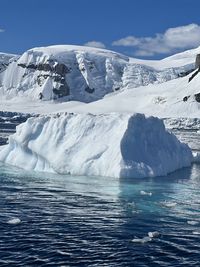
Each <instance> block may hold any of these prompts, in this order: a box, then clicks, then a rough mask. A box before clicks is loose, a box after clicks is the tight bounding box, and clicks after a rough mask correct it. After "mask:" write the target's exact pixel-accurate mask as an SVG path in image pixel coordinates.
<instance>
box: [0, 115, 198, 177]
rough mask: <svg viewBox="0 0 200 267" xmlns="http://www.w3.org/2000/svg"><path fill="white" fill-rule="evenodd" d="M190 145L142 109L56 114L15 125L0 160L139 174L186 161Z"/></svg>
mask: <svg viewBox="0 0 200 267" xmlns="http://www.w3.org/2000/svg"><path fill="white" fill-rule="evenodd" d="M192 159H193V156H192V152H191V150H190V148H189V147H188V146H187V145H186V144H183V143H181V142H180V141H179V140H178V139H177V138H176V137H175V136H174V135H173V134H171V133H169V132H168V131H167V130H166V129H165V126H164V124H163V122H162V121H161V120H159V119H158V118H155V117H145V116H144V115H143V114H133V115H128V114H116V113H113V114H102V115H92V114H64V113H63V114H61V115H52V116H40V117H36V118H29V119H28V120H27V121H26V122H25V123H23V124H21V125H19V126H18V127H17V132H16V133H15V134H14V135H12V136H11V137H10V139H9V144H8V145H6V146H5V147H4V148H3V149H2V150H1V151H0V161H3V162H5V163H8V164H11V165H15V166H18V167H21V168H24V169H28V170H35V171H47V172H57V173H62V174H71V175H91V176H108V177H117V178H125V177H129V178H132V177H134V178H142V177H154V176H164V175H167V174H168V173H170V172H173V171H175V170H177V169H180V168H182V167H187V166H190V165H191V162H192Z"/></svg>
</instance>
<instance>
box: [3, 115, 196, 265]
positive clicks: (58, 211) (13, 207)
mask: <svg viewBox="0 0 200 267" xmlns="http://www.w3.org/2000/svg"><path fill="white" fill-rule="evenodd" d="M14 116H17V115H16V114H15V115H14ZM11 117H13V115H12V116H11ZM4 118H5V116H4ZM16 120H17V119H16ZM7 121H9V120H8V119H7ZM3 123H4V122H3ZM9 123H11V124H12V123H13V122H11V121H10V122H7V124H9ZM14 123H16V121H15V122H14ZM2 125H3V124H2ZM12 127H13V129H14V126H12ZM7 128H9V127H7ZM2 129H3V126H2ZM3 133H4V137H3V138H4V139H5V142H6V138H7V135H8V132H6V131H4V132H3ZM177 135H179V136H181V138H182V139H185V140H186V141H187V138H189V139H188V140H190V141H191V140H193V142H192V143H193V144H195V142H196V144H197V146H198V144H199V143H200V142H199V141H200V140H199V139H198V138H199V136H200V135H198V134H197V133H194V132H193V131H188V132H186V131H184V132H178V133H177ZM2 140H3V139H2ZM195 147H196V146H195ZM152 235H153V237H152ZM0 266H1V267H4V266H6V267H7V266H11V267H12V266H13V267H15V266H17V267H18V266H59V267H62V266H83V267H85V266H90V267H94V266H95V267H101V266H102V267H103V266H106V267H117V266H121V267H126V266H136V267H140V266H142V267H144V266H145V267H147V266H148V267H151V266H152V267H157V266H158V267H162V266H170V267H171V266H173V267H176V266H184V267H185V266H186V267H187V266H188V267H191V266H195V267H198V266H200V165H198V164H193V166H192V167H190V168H185V169H182V170H179V171H177V172H174V173H172V174H170V175H168V176H166V177H156V178H148V179H134V178H133V179H116V178H111V177H85V176H66V175H57V174H50V173H36V172H30V171H24V170H22V169H19V168H16V167H12V166H9V165H5V164H2V163H0Z"/></svg>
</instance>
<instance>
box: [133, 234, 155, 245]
mask: <svg viewBox="0 0 200 267" xmlns="http://www.w3.org/2000/svg"><path fill="white" fill-rule="evenodd" d="M151 240H152V238H150V237H149V236H145V237H143V238H134V239H133V240H132V242H133V243H141V244H144V243H147V242H150V241H151Z"/></svg>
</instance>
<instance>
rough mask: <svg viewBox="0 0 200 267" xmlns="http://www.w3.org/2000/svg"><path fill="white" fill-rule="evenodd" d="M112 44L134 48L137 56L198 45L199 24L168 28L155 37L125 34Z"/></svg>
mask: <svg viewBox="0 0 200 267" xmlns="http://www.w3.org/2000/svg"><path fill="white" fill-rule="evenodd" d="M112 45H114V46H126V47H134V48H136V52H135V55H137V56H153V55H155V54H168V53H171V52H174V51H177V50H181V49H189V48H193V47H197V46H198V45H200V26H199V25H197V24H194V23H193V24H189V25H186V26H180V27H176V28H169V29H167V30H166V31H165V32H164V33H157V34H156V35H155V37H139V38H138V37H135V36H127V37H125V38H122V39H120V40H117V41H114V42H113V43H112Z"/></svg>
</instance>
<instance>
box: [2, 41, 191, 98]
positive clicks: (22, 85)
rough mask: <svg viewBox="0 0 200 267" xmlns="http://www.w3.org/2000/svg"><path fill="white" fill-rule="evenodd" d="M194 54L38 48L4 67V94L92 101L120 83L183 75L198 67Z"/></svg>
mask: <svg viewBox="0 0 200 267" xmlns="http://www.w3.org/2000/svg"><path fill="white" fill-rule="evenodd" d="M193 54H194V53H193ZM193 54H192V52H191V53H189V56H188V57H187V60H180V59H179V58H178V57H181V56H180V55H179V56H178V55H177V56H176V57H175V58H171V59H170V58H168V59H165V60H162V61H142V60H137V59H133V58H129V57H126V56H123V55H121V54H118V53H116V52H112V51H108V50H104V49H97V48H90V47H81V46H69V45H57V46H49V47H40V48H34V49H31V50H28V51H26V52H25V53H24V54H23V55H22V56H21V57H19V58H18V59H17V60H15V61H13V62H12V63H11V64H9V66H8V67H7V69H6V70H5V71H4V72H3V73H2V75H1V77H0V84H1V87H0V95H1V97H2V98H4V99H12V98H15V97H16V96H17V97H27V98H29V99H32V100H37V99H41V100H51V99H59V100H61V101H68V100H76V101H81V102H86V103H88V102H92V101H96V100H98V99H101V98H102V97H104V96H105V95H106V94H108V93H111V92H114V91H119V90H120V89H129V88H136V87H139V86H146V85H148V84H154V83H163V82H166V81H169V80H172V79H175V78H177V77H180V76H183V75H184V74H185V73H187V72H188V71H190V70H191V69H193V68H194V58H195V55H193ZM183 57H184V55H183V56H182V57H181V58H182V59H183ZM175 62H176V64H173V63H175ZM178 62H179V63H178Z"/></svg>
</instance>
